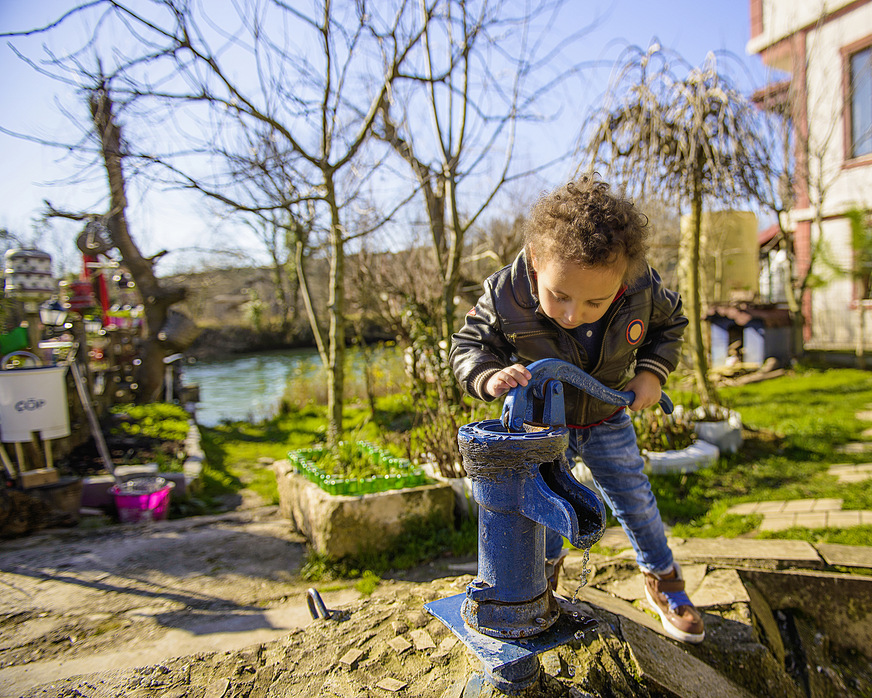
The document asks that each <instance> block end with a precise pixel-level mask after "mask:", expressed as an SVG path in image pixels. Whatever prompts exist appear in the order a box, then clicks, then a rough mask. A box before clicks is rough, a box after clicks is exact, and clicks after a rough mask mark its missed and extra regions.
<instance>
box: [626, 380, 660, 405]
mask: <svg viewBox="0 0 872 698" xmlns="http://www.w3.org/2000/svg"><path fill="white" fill-rule="evenodd" d="M624 390H632V391H633V392H634V393H635V394H636V399H635V400H633V402H632V403H631V404H630V409H631V410H633V412H638V411H639V410H644V409H645V408H646V407H651V405H656V404H657V403H658V402H660V395H661V391H660V379H659V378H658V377H657V376H656V375H654V374H653V373H651V371H639V372H638V373H637V374H636V375H635V376H634V377H633V379H632V380H631V381H630V382H629V383H627V385H626V386H625V387H624Z"/></svg>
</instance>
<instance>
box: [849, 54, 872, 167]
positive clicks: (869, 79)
mask: <svg viewBox="0 0 872 698" xmlns="http://www.w3.org/2000/svg"><path fill="white" fill-rule="evenodd" d="M850 71H851V78H850V79H851V82H850V92H849V96H850V108H851V149H850V157H852V158H858V157H860V156H862V155H869V154H870V153H872V46H867V47H866V48H864V49H862V50H860V51H857V52H856V53H852V54H851V56H850Z"/></svg>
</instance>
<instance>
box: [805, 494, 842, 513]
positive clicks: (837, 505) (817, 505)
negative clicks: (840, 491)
mask: <svg viewBox="0 0 872 698" xmlns="http://www.w3.org/2000/svg"><path fill="white" fill-rule="evenodd" d="M844 502H845V500H843V499H835V498H826V497H824V498H822V499H815V500H814V507H813V509H812V511H839V510H840V509H841V508H842V504H844Z"/></svg>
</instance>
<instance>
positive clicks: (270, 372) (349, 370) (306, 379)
mask: <svg viewBox="0 0 872 698" xmlns="http://www.w3.org/2000/svg"><path fill="white" fill-rule="evenodd" d="M367 357H368V361H369V362H370V364H371V366H376V368H375V369H374V370H375V374H376V375H375V378H374V380H376V381H378V382H379V383H380V384H381V385H382V386H384V387H394V388H396V387H397V386H398V385H400V386H405V385H406V379H405V376H404V374H403V368H402V367H403V356H402V352H399V351H397V349H396V347H395V346H393V345H388V346H383V347H378V348H370V349H369V350H368V352H367ZM346 359H347V363H346V371H345V382H346V390H347V391H348V390H350V389H353V388H354V387H355V386H357V384H358V383H362V382H363V375H364V365H365V361H364V356H363V354H362V353H361V352H360V351H358V350H356V349H351V350H349V351H348V353H347V354H346ZM371 370H373V369H372V368H371ZM295 380H296V381H297V382H298V383H297V385H296V388H297V389H296V391H295V392H294V397H295V398H296V399H300V398H303V399H304V401H305V400H307V399H314V398H315V397H316V396H314V395H310V394H309V392H311V391H312V390H313V385H315V386H318V387H322V386H324V385H325V382H326V377H325V373H324V369H323V367H322V364H321V359H320V357H319V356H318V352H317V351H315V350H314V349H296V350H286V351H273V352H259V353H256V354H242V355H239V356H236V357H233V358H231V359H220V360H213V361H197V362H195V363H191V364H186V365H185V367H184V368H183V372H182V382H183V383H184V384H185V385H191V384H196V385H198V386H200V402H199V403H198V404H197V422H198V423H199V424H202V425H203V426H207V427H211V426H215V425H216V424H220V423H221V422H222V421H224V420H230V421H235V420H244V421H247V422H252V423H255V422H259V421H261V420H263V419H267V418H269V417H272V416H274V415H275V414H276V411H277V410H278V407H279V405H280V404H281V400H282V396H283V395H284V393H285V389H286V387H288V384H289V383H290V382H291V381H295ZM357 387H358V390H361V389H362V388H361V387H360V386H357ZM301 391H302V392H303V394H302V395H301V394H300V393H301ZM307 391H309V392H307Z"/></svg>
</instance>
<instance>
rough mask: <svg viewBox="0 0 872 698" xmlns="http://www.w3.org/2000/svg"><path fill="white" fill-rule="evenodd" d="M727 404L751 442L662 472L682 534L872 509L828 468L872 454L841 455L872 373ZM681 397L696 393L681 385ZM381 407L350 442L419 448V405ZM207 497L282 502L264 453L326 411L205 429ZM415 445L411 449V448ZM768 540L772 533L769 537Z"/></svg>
mask: <svg viewBox="0 0 872 698" xmlns="http://www.w3.org/2000/svg"><path fill="white" fill-rule="evenodd" d="M720 392H721V395H722V398H723V401H724V403H725V404H726V405H727V406H729V407H730V408H732V409H735V410H737V411H738V412H739V413H740V414H741V416H742V421H743V423H744V425H745V427H746V432H745V444H744V446H743V448H742V449H741V451H740V452H739V453H737V454H732V455H724V456H722V457H721V458H720V459H719V460H718V461H717V463H716V464H715V465H714V466H713V467H711V468H706V469H703V470H700V471H698V472H696V473H691V474H687V475H675V476H664V475H658V476H653V477H652V486H653V487H654V491H655V494H656V495H657V499H658V502H659V504H660V509H661V513H662V515H663V518H664V520H665V521H666V522H667V523H668V524H669V525H670V526H672V532H673V534H674V535H677V536H682V537H703V536H708V537H710V536H724V537H737V536H747V535H761V534H755V533H754V529H755V528H756V526H757V524H758V523H759V519H755V518H754V517H740V516H734V515H729V514H727V513H726V511H727V509H728V508H729V507H730V506H732V505H733V504H738V503H740V502H747V501H760V500H772V499H804V498H812V497H834V498H839V499H843V500H844V505H843V506H844V508H845V509H868V510H872V480H870V481H867V482H861V483H854V484H850V485H840V484H838V483H837V481H836V479H835V478H834V477H831V476H829V475H828V474H827V469H828V468H829V466H830V465H835V464H839V463H861V462H865V461H866V460H872V452H870V453H869V454H868V455H867V456H863V455H849V454H842V453H839V452H838V449H839V447H840V446H843V445H845V444H847V443H850V442H853V441H860V440H863V437H862V432H863V431H864V430H865V429H867V428H870V427H872V423H869V422H863V421H861V420H858V419H857V417H856V414H857V412H861V411H864V410H867V409H868V408H870V406H872V373H867V372H864V371H858V370H849V369H830V370H813V369H804V370H799V371H797V372H793V373H791V374H789V375H787V376H784V377H780V378H774V379H771V380H768V381H764V382H760V383H754V384H750V385H747V386H743V387H731V388H721V390H720ZM670 395H671V396H672V397H673V399H674V400H675V402H676V404H678V403H682V402H684V404H690V403H692V397H691V396H689V395H682V394H681V393H680V392H671V393H670ZM376 405H377V408H378V409H377V412H376V414H375V415H372V414H370V411H369V408H368V407H366V406H365V404H364V403H362V402H361V403H358V404H357V405H352V406H349V407H348V408H347V409H346V417H345V425H346V430H347V437H346V438H347V439H348V440H356V439H364V440H368V441H372V442H373V443H376V444H378V445H379V446H382V447H384V448H387V449H388V450H392V451H393V452H394V453H395V454H396V455H398V456H404V457H405V456H408V455H409V453H408V451H407V449H409V448H411V449H414V444H415V434H414V429H413V428H412V426H411V424H412V420H411V419H410V418H409V410H410V405H409V401H408V399H406V398H405V397H404V396H403V395H393V396H391V395H388V396H381V397H379V398H378V399H377V401H376ZM201 431H202V433H203V445H204V450H205V451H206V458H207V466H206V468H205V472H204V482H205V485H206V488H205V491H206V495H207V496H214V495H218V494H222V493H228V492H237V491H239V490H240V489H242V488H243V487H247V488H250V489H251V490H253V491H255V492H257V493H258V494H259V495H260V496H261V497H262V498H263V500H264V501H265V502H266V503H277V501H278V495H277V490H276V484H275V476H274V475H273V473H272V471H271V470H270V469H269V467H267V466H264V465H261V464H260V463H259V462H258V459H259V458H261V457H264V456H266V457H270V458H275V459H279V458H284V457H285V456H286V455H287V452H288V451H289V450H293V449H297V448H303V447H307V446H311V445H312V444H313V443H322V442H323V441H324V435H325V418H324V408H323V407H320V406H317V405H311V404H309V405H305V406H302V407H288V406H286V407H285V409H284V410H283V412H282V414H280V415H279V416H277V417H275V418H274V419H271V420H268V421H266V422H263V423H261V424H256V425H252V424H247V423H243V422H234V423H229V424H224V425H220V426H217V427H210V428H203V429H202V430H201ZM409 444H411V446H409ZM761 537H762V536H761ZM768 537H779V538H802V539H807V540H813V541H827V542H839V543H847V544H853V545H872V526H859V527H855V528H849V529H835V530H830V529H823V530H812V531H809V530H805V529H792V530H788V531H783V532H778V533H777V534H768Z"/></svg>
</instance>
